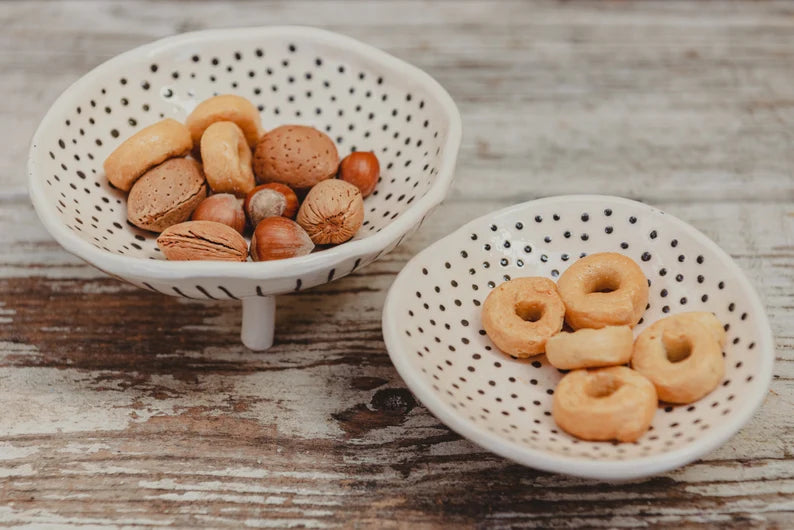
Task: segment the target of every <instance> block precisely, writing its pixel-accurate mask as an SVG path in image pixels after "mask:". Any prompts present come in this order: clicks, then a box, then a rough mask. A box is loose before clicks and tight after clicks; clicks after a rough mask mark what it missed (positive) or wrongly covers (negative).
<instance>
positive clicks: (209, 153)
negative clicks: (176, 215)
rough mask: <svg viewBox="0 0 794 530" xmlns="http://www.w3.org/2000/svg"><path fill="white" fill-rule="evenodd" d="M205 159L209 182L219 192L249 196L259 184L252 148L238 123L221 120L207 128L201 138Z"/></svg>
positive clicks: (202, 155)
mask: <svg viewBox="0 0 794 530" xmlns="http://www.w3.org/2000/svg"><path fill="white" fill-rule="evenodd" d="M201 161H202V162H203V163H204V175H205V176H206V177H207V184H209V185H210V188H212V191H214V192H215V193H234V194H235V195H237V196H238V197H245V196H246V194H247V193H248V192H249V191H251V190H252V189H253V187H254V186H255V184H256V183H255V182H254V172H253V170H252V169H251V150H250V149H249V148H248V144H247V143H246V141H245V137H244V136H243V132H242V131H241V130H240V128H239V127H238V126H237V125H236V124H235V123H234V122H230V121H218V122H215V123H213V124H212V125H210V126H209V127H207V130H206V131H204V134H203V135H202V137H201Z"/></svg>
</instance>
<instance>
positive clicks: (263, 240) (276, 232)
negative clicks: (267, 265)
mask: <svg viewBox="0 0 794 530" xmlns="http://www.w3.org/2000/svg"><path fill="white" fill-rule="evenodd" d="M313 249H314V243H312V240H311V239H310V238H309V235H308V234H307V233H306V231H305V230H303V228H301V227H300V226H299V225H298V223H296V222H295V221H293V220H292V219H287V218H286V217H267V218H265V219H263V220H262V221H261V222H260V223H259V224H258V225H256V230H254V235H253V236H252V237H251V259H253V260H254V261H272V260H277V259H286V258H294V257H296V256H305V255H306V254H309V253H310V252H311V251H312V250H313Z"/></svg>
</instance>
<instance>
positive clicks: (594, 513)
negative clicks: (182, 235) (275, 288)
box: [0, 1, 794, 528]
mask: <svg viewBox="0 0 794 530" xmlns="http://www.w3.org/2000/svg"><path fill="white" fill-rule="evenodd" d="M281 23H299V24H310V25H320V26H326V27H328V28H330V29H333V30H337V31H340V32H343V33H347V34H349V35H352V36H354V37H356V38H359V39H361V40H364V41H367V42H369V43H371V44H373V45H375V46H378V47H380V48H383V49H385V50H387V51H389V52H391V53H393V54H395V55H397V56H398V57H401V58H403V59H405V60H407V61H409V62H411V63H414V64H416V65H418V66H419V67H420V68H423V69H425V70H426V71H428V72H430V73H431V74H432V75H433V76H434V77H436V78H437V79H438V80H439V81H440V82H441V83H442V84H443V85H444V86H445V87H446V88H447V89H448V90H449V91H450V93H451V94H452V96H453V98H455V100H456V101H457V103H458V105H459V107H460V110H461V112H462V114H463V120H464V129H465V139H464V143H463V147H462V149H461V153H460V159H459V164H458V166H459V170H458V174H457V180H456V183H455V186H454V189H453V190H452V192H451V194H450V196H449V198H448V200H447V202H446V204H445V205H444V206H443V207H442V208H440V209H439V210H438V211H437V212H436V213H435V214H434V215H433V216H432V218H431V219H429V220H428V222H426V223H425V224H424V226H423V227H422V229H421V230H420V231H419V232H418V233H417V234H416V235H414V236H413V237H412V238H411V239H410V240H409V241H407V242H405V243H404V244H403V245H402V246H401V247H400V248H399V249H398V250H397V251H395V252H393V253H392V254H391V255H388V256H386V257H385V258H383V259H381V260H380V261H379V262H377V263H375V264H373V265H371V266H369V267H367V268H366V269H364V270H361V271H358V272H356V273H355V274H353V275H351V276H349V277H347V278H344V279H342V280H339V281H335V282H333V283H331V284H328V285H325V286H324V287H321V288H318V289H313V290H310V291H307V292H301V293H299V294H295V295H291V296H285V297H282V298H280V300H279V305H280V310H279V316H278V322H277V336H276V345H275V347H274V348H273V349H272V350H271V351H269V352H267V353H264V354H255V353H252V352H250V351H246V350H245V349H244V348H243V347H242V346H241V345H240V342H239V337H238V331H239V321H240V309H239V305H238V304H231V305H225V304H223V303H201V302H196V301H187V300H179V299H174V298H170V297H164V296H158V295H155V294H152V293H148V292H144V291H141V290H138V289H135V288H132V287H130V286H128V285H125V284H122V283H119V282H118V281H116V280H114V279H111V278H108V277H105V276H104V275H103V274H101V273H99V272H98V271H96V270H95V269H93V268H91V267H89V266H87V265H85V264H84V263H82V262H80V261H79V260H77V259H75V258H74V257H72V256H70V255H68V254H67V253H66V252H64V251H63V250H62V249H61V248H60V247H59V246H58V245H57V244H56V243H55V242H54V241H53V240H52V239H51V238H50V237H49V235H48V234H47V233H46V232H45V231H44V229H43V228H42V226H41V225H40V224H39V222H38V220H37V219H36V215H35V213H34V212H33V209H32V207H31V205H30V204H29V201H28V198H27V192H26V188H25V174H26V171H25V158H26V151H27V147H28V142H29V139H30V137H31V135H32V133H33V130H34V128H35V127H36V125H37V123H38V121H39V119H40V118H41V116H42V115H43V114H44V112H45V110H46V109H47V108H48V106H49V105H50V104H51V103H52V102H53V100H54V99H55V98H56V96H57V95H58V94H59V93H60V92H61V91H62V90H63V89H64V88H65V87H66V86H67V85H68V84H69V83H71V82H72V81H74V80H75V79H77V78H78V77H80V76H81V75H82V74H83V73H85V72H86V71H87V70H89V69H90V68H92V67H93V66H95V65H96V64H98V63H100V62H102V61H104V60H105V59H107V58H109V57H111V56H113V55H116V54H117V53H120V52H122V51H124V50H127V49H128V48H131V47H134V46H136V45H138V44H141V43H144V42H147V41H150V40H154V39H156V38H159V37H162V36H166V35H171V34H174V33H178V32H182V31H188V30H194V29H200V28H205V27H209V26H236V25H253V24H281ZM0 25H2V32H0V43H2V44H1V45H0V72H2V73H1V74H0V95H2V97H0V117H2V120H0V123H2V129H1V130H0V140H1V141H2V145H3V146H4V148H3V154H2V155H0V244H1V245H2V247H1V248H2V250H0V524H7V525H23V524H31V525H34V526H37V527H38V526H42V525H47V524H49V525H54V526H56V527H60V526H68V525H79V524H93V525H99V526H116V525H118V526H129V527H133V526H134V527H148V526H160V525H166V524H174V525H181V526H188V527H195V526H199V525H209V526H220V525H231V526H253V527H273V526H306V527H334V526H345V527H351V526H353V527H360V528H364V527H373V526H386V527H388V526H391V527H393V526H434V525H438V526H446V527H452V526H456V527H458V526H483V527H485V526H489V527H490V526H494V527H512V526H526V527H532V526H537V527H580V526H589V527H637V526H643V525H649V526H672V527H681V526H689V525H695V524H699V523H705V524H709V525H713V526H715V527H716V526H719V527H735V528H747V527H756V526H757V527H781V528H784V527H787V528H792V527H794V315H793V314H792V306H793V305H794V5H792V4H777V3H767V2H763V3H747V4H723V3H709V4H706V5H703V4H698V3H697V2H681V3H645V2H642V3H632V2H617V3H608V4H596V3H582V4H580V3H576V2H573V3H569V2H566V3H542V4H528V3H523V2H516V3H504V4H498V5H494V4H491V3H489V2H480V3H477V2H472V3H468V2H467V3H445V2H433V3H430V2H418V3H417V2H390V3H380V4H377V5H375V4H371V3H363V2H342V3H338V2H333V3H332V2H327V3H303V2H287V1H284V2H269V3H260V2H249V3H240V4H233V3H231V2H224V1H217V2H204V3H201V2H199V3H190V4H188V3H182V2H156V3H155V2H145V1H127V2H119V3H99V2H83V3H67V2H58V3H55V2H53V3H38V2H4V3H2V4H0ZM578 192H601V193H610V194H617V195H624V196H628V197H631V198H635V199H640V200H643V201H646V202H649V203H652V204H654V205H656V206H659V207H661V208H663V209H665V210H667V211H669V212H671V213H673V214H675V215H677V216H680V217H681V218H683V219H685V220H687V221H689V222H690V223H692V224H693V225H695V226H696V227H698V228H699V229H701V230H702V231H704V232H705V233H706V234H708V235H709V236H710V237H711V238H713V239H714V240H715V241H717V243H718V244H720V245H721V246H722V247H723V248H724V249H725V250H726V251H728V252H729V253H730V254H731V255H732V256H734V258H735V259H736V260H737V261H738V262H739V264H740V265H741V266H742V267H743V268H744V269H745V270H746V271H747V273H748V274H749V275H750V277H751V279H752V280H753V282H754V283H755V286H756V287H757V289H758V290H759V291H760V293H761V296H762V297H763V298H764V300H765V302H766V304H767V308H768V311H769V315H770V317H771V320H772V325H773V328H774V332H775V335H776V337H777V364H776V366H775V370H774V373H775V376H774V381H773V383H772V388H771V391H770V393H769V396H768V398H767V399H766V401H765V403H764V405H763V407H762V409H761V410H760V411H759V412H758V414H757V415H756V417H755V418H754V420H753V421H752V422H751V423H750V424H749V425H748V426H747V427H745V428H744V429H743V430H742V431H741V432H740V433H739V434H738V435H737V436H736V437H735V438H733V439H732V440H730V441H729V442H728V443H727V444H726V445H725V446H724V447H722V448H721V449H719V450H717V451H715V452H714V453H712V454H710V455H708V456H707V457H706V458H704V459H703V460H702V461H699V462H697V463H695V464H692V465H690V466H687V467H686V468H684V469H680V470H678V471H675V472H671V473H667V474H665V475H663V476H659V477H656V478H653V479H650V480H644V481H639V482H635V483H630V484H623V485H607V484H600V483H594V482H589V481H585V480H579V479H573V478H567V477H562V476H554V475H549V474H546V473H541V472H536V471H533V470H531V469H527V468H523V467H521V466H518V465H515V464H513V463H511V462H509V461H506V460H503V459H502V458H499V457H497V456H494V455H492V454H490V453H487V452H485V451H483V450H482V449H480V448H478V447H476V446H474V445H473V444H471V443H469V442H468V441H466V440H463V439H461V438H460V437H459V436H457V435H456V434H454V433H453V432H451V431H450V430H448V429H447V428H445V427H444V426H443V425H442V424H440V423H439V422H438V421H437V420H436V419H435V418H434V417H433V416H432V415H430V414H429V413H428V412H427V411H426V410H425V409H424V408H423V407H422V406H421V405H420V404H418V403H417V402H416V401H415V400H414V399H413V398H412V396H411V394H410V393H409V392H408V391H407V390H406V389H405V386H404V384H403V382H402V381H401V380H400V378H399V376H398V375H397V373H396V372H395V370H394V369H393V368H392V366H391V363H390V362H389V359H388V356H387V354H386V351H385V348H384V344H383V341H382V337H381V330H380V315H381V307H382V304H383V300H384V297H385V293H386V289H387V288H388V287H389V285H390V283H391V281H392V279H393V278H394V275H395V274H396V273H397V272H398V271H399V270H400V268H401V267H402V266H403V264H404V263H405V262H406V260H408V259H409V258H410V257H411V256H412V255H413V254H414V253H416V252H417V251H419V250H420V249H422V248H423V247H425V246H426V245H428V244H429V243H431V242H432V241H435V240H436V239H438V238H440V237H441V236H443V235H445V234H447V233H448V232H450V231H452V230H453V229H455V228H456V227H457V226H459V225H460V224H462V223H463V222H465V221H467V220H469V219H471V218H473V217H475V216H478V215H480V214H483V213H486V212H488V211H490V210H493V209H497V208H501V207H503V206H506V205H509V204H513V203H516V202H520V201H524V200H529V199H532V198H536V197H540V196H547V195H553V194H560V193H578Z"/></svg>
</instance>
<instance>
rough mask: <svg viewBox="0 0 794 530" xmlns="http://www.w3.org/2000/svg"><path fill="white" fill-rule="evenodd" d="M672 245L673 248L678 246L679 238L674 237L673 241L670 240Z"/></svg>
mask: <svg viewBox="0 0 794 530" xmlns="http://www.w3.org/2000/svg"><path fill="white" fill-rule="evenodd" d="M670 246H671V247H673V248H675V247H677V246H678V240H677V239H673V240H672V241H670Z"/></svg>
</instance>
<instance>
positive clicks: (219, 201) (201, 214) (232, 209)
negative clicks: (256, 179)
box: [190, 193, 245, 234]
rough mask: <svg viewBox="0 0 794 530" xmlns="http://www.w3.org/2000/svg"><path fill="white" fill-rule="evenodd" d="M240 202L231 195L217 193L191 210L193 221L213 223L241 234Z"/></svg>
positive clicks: (241, 206) (243, 217) (241, 210)
mask: <svg viewBox="0 0 794 530" xmlns="http://www.w3.org/2000/svg"><path fill="white" fill-rule="evenodd" d="M241 203H242V201H241V200H240V199H238V198H237V197H235V196H234V195H232V194H231V193H218V194H216V195H212V196H211V197H207V198H206V199H204V200H203V201H201V204H199V205H198V207H197V208H196V209H195V210H193V215H192V216H191V217H190V218H191V219H192V220H193V221H215V222H216V223H222V224H225V225H226V226H230V227H232V228H234V229H235V230H237V231H238V232H240V233H241V234H242V233H243V230H245V212H243V205H242V204H241Z"/></svg>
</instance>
